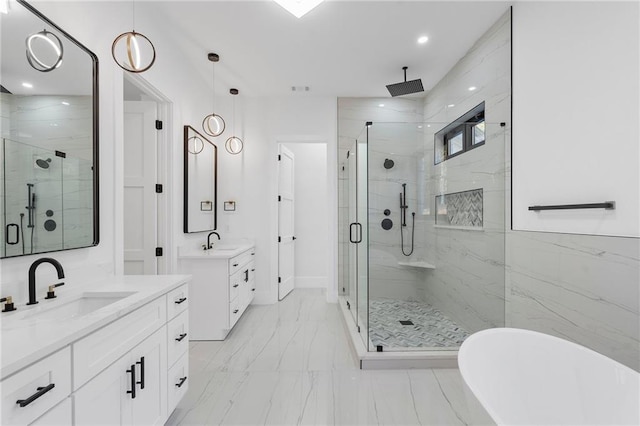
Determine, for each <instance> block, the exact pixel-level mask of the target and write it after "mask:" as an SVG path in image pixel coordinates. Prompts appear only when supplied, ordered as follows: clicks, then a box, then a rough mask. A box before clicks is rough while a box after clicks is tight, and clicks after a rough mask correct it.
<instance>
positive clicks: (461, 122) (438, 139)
mask: <svg viewBox="0 0 640 426" xmlns="http://www.w3.org/2000/svg"><path fill="white" fill-rule="evenodd" d="M484 121H485V118H484V102H482V103H480V104H479V105H477V106H476V107H474V108H473V109H471V110H469V111H467V112H466V113H465V114H464V115H462V116H461V117H459V118H458V119H456V120H455V121H453V122H451V123H450V124H448V125H447V126H445V127H444V128H442V129H441V130H440V131H438V132H437V133H436V134H435V135H434V157H433V164H434V165H435V164H440V163H443V162H445V161H447V160H449V159H450V158H454V157H457V156H459V155H462V154H464V153H465V152H468V151H471V150H472V149H476V148H478V147H480V146H482V145H484V144H485V142H486V140H487V137H486V125H485V138H484V140H482V142H478V143H473V142H474V135H473V128H474V127H475V126H476V125H478V124H480V123H482V122H484ZM460 133H462V149H461V150H460V151H458V152H456V153H454V154H449V141H450V140H451V139H453V138H454V137H456V136H458V135H459V134H460ZM439 145H440V146H439ZM438 152H442V159H441V160H440V161H438V157H437V155H438Z"/></svg>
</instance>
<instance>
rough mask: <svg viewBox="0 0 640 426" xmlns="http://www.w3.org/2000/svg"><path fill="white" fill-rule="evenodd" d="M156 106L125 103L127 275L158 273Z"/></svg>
mask: <svg viewBox="0 0 640 426" xmlns="http://www.w3.org/2000/svg"><path fill="white" fill-rule="evenodd" d="M156 117H157V106H156V104H155V102H125V103H124V208H125V211H124V227H123V229H124V273H125V275H135V274H139V275H155V274H156V273H157V262H156V253H155V249H156V240H157V226H158V225H157V212H158V210H157V205H156V203H157V199H156V198H157V194H156V192H155V184H156V182H157V170H156V169H157V148H156V143H157V142H156V137H157V136H156V132H157V130H156V127H155V126H156Z"/></svg>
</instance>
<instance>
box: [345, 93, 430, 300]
mask: <svg viewBox="0 0 640 426" xmlns="http://www.w3.org/2000/svg"><path fill="white" fill-rule="evenodd" d="M380 104H384V107H380V106H379V105H380ZM422 119H423V117H422V101H421V99H399V98H396V99H389V98H380V99H378V98H340V99H338V129H339V152H338V170H339V171H340V172H339V185H340V188H341V190H340V191H339V192H340V201H339V215H340V220H341V223H347V224H348V207H347V206H348V199H347V198H348V191H347V190H346V186H347V182H348V181H347V178H348V175H347V174H346V171H342V167H343V166H346V163H347V151H348V150H349V149H350V147H352V146H353V144H354V143H355V140H356V139H357V138H358V137H365V133H364V130H365V123H366V122H367V121H372V122H373V123H374V124H373V126H372V127H371V128H370V129H369V130H370V141H372V143H371V146H370V148H371V149H370V150H369V161H368V164H369V170H368V172H369V179H368V181H369V182H368V183H369V188H368V190H369V197H370V200H369V206H370V207H371V209H370V214H369V215H368V219H369V221H370V234H369V237H370V250H369V265H370V268H369V280H370V281H369V283H370V284H369V290H370V296H371V297H395V298H401V299H405V300H416V298H418V296H419V295H418V293H417V287H416V284H417V282H418V280H419V272H418V271H416V270H415V269H413V268H407V267H400V266H399V265H398V262H399V261H403V260H404V259H405V257H404V256H403V255H402V253H401V251H400V233H399V232H400V231H399V229H400V228H399V224H400V218H399V214H400V212H399V204H400V200H399V194H400V192H401V190H402V186H401V184H402V183H407V198H408V204H409V212H408V214H407V221H408V224H410V223H411V211H416V212H418V210H417V202H416V197H417V194H418V193H419V190H418V183H419V180H418V178H417V174H418V173H420V172H421V171H422V172H424V164H423V162H422V161H421V158H422V152H421V150H422V147H421V146H420V138H419V137H418V133H417V132H416V129H417V125H413V126H412V127H411V129H412V130H411V131H408V130H409V128H408V127H406V126H403V125H398V124H388V123H406V122H411V123H420V122H421V121H422ZM403 129H404V130H403ZM416 151H420V154H419V156H416V155H415V153H416ZM392 153H393V154H392ZM386 158H389V159H391V160H393V161H394V163H395V165H394V167H393V168H391V169H385V168H384V166H383V164H384V160H385V159H386ZM345 170H347V167H345ZM385 209H389V210H391V215H390V216H389V218H390V219H391V220H392V221H393V228H392V229H390V230H388V231H385V230H383V229H382V227H381V222H382V219H383V218H386V217H387V216H384V214H383V211H384V210H385ZM420 217H421V216H420V215H419V214H417V215H416V246H417V247H418V246H420V245H421V244H422V243H421V242H420V241H422V237H421V235H423V234H422V233H420V232H419V231H418V230H419V228H418V227H419V226H420V225H419V221H420ZM409 228H410V227H409ZM340 230H341V232H340V235H339V259H340V264H339V280H340V283H339V284H340V285H339V288H340V290H342V288H345V292H349V291H350V289H349V285H348V278H349V277H348V270H347V266H348V265H346V263H345V261H346V259H347V253H348V250H349V234H348V226H346V227H345V226H341V227H340ZM404 232H405V236H407V237H408V238H409V239H410V234H409V233H408V231H407V229H406V228H405V230H404ZM409 246H410V245H409V244H407V245H406V246H405V247H407V248H409ZM421 250H422V251H424V249H423V248H422V249H421ZM419 251H420V250H419V249H418V248H416V252H415V253H416V255H417V253H418V252H419ZM351 291H354V289H352V290H351Z"/></svg>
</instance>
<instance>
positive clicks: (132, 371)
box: [127, 364, 136, 399]
mask: <svg viewBox="0 0 640 426" xmlns="http://www.w3.org/2000/svg"><path fill="white" fill-rule="evenodd" d="M127 373H130V374H131V390H128V391H127V393H128V394H131V399H136V365H135V364H132V365H131V369H130V370H127Z"/></svg>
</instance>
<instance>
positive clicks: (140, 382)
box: [136, 357, 144, 389]
mask: <svg viewBox="0 0 640 426" xmlns="http://www.w3.org/2000/svg"><path fill="white" fill-rule="evenodd" d="M136 364H138V365H139V366H140V381H139V382H136V383H138V384H139V385H140V389H144V357H141V358H140V361H138V362H136Z"/></svg>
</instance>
